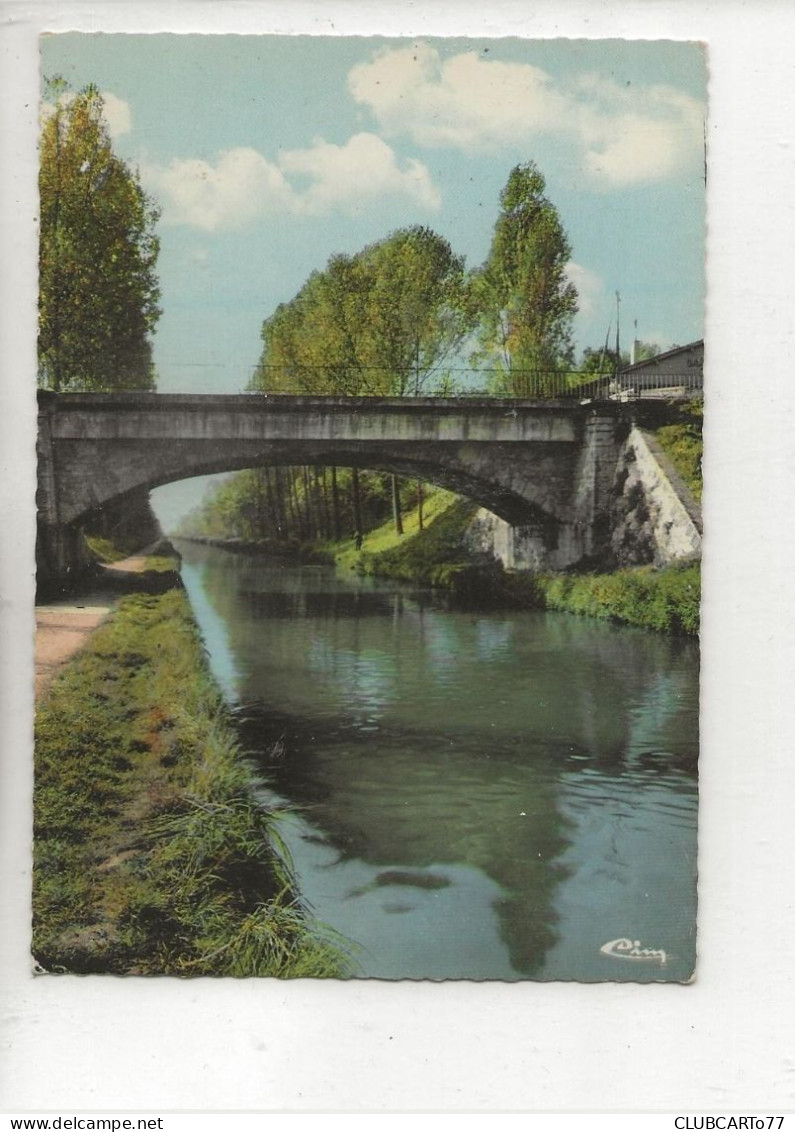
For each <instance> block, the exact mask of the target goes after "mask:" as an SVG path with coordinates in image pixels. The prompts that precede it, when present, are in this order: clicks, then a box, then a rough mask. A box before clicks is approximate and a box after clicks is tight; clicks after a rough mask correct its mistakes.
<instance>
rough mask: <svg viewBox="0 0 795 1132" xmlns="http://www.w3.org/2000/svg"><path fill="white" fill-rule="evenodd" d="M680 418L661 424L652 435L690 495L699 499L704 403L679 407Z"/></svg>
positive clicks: (702, 453) (701, 488) (698, 402)
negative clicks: (672, 422)
mask: <svg viewBox="0 0 795 1132" xmlns="http://www.w3.org/2000/svg"><path fill="white" fill-rule="evenodd" d="M681 416H682V419H681V420H680V421H677V422H676V423H675V424H668V425H662V426H661V427H660V428H658V429H656V430H655V432H654V435H655V437H656V439H657V442H658V444H659V445H660V447H661V448H662V450H663V451H664V452H665V454H666V456H667V457H668V459H669V460H670V461H671V463H672V464H673V466H674V468H675V469H676V471H677V472H678V473H679V475H680V476H681V477H682V479H683V480H684V482H685V484H686V485H687V487H688V488H689V489H690V491H691V492H692V494H693V498H694V499H696V500H698V501H699V502H700V501H701V492H702V490H703V486H704V481H703V478H702V471H701V461H702V459H703V455H704V439H703V424H704V404H703V402H702V401H695V402H693V403H692V404H689V405H685V406H683V407H682V409H681Z"/></svg>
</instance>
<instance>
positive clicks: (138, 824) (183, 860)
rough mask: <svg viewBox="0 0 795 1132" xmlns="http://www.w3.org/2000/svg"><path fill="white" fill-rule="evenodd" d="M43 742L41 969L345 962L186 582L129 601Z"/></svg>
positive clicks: (79, 663) (75, 670) (48, 702)
mask: <svg viewBox="0 0 795 1132" xmlns="http://www.w3.org/2000/svg"><path fill="white" fill-rule="evenodd" d="M35 750H36V754H35V758H36V779H35V802H34V822H35V830H34V835H35V840H34V892H33V908H34V930H33V950H34V955H35V957H36V959H37V960H38V962H39V963H40V964H41V966H42V967H43V968H44V969H46V970H48V971H72V972H80V973H88V972H101V973H115V974H123V973H137V974H172V975H188V974H196V975H236V976H243V975H278V976H281V977H297V976H335V975H340V974H344V973H345V972H346V971H347V970H348V966H349V960H348V956H347V955H346V953H345V950H344V948H343V946H342V945H341V941H339V940H338V939H337V938H336V937H334V936H333V935H332V934H331V933H330V932H324V931H323V930H322V928H321V927H320V926H319V925H314V924H313V922H312V921H311V919H310V917H309V915H308V913H307V910H306V909H305V908H304V907H303V905H302V904H301V902H300V900H299V898H298V896H297V894H296V888H295V884H294V881H293V877H292V873H291V869H290V865H289V861H288V859H287V855H286V853H285V851H284V848H283V846H282V845H281V841H280V838H279V817H278V815H277V814H274V813H272V812H268V811H266V810H265V809H264V808H263V807H262V806H261V805H259V804H258V803H257V801H256V798H255V779H254V776H253V772H252V770H251V768H250V767H249V766H248V765H247V764H246V763H245V761H244V760H243V758H242V757H241V754H240V751H239V750H238V748H237V745H236V741H235V736H234V732H233V731H232V729H231V726H230V723H229V721H228V718H227V713H226V708H225V705H224V703H223V700H222V697H221V695H220V693H219V691H218V689H217V687H216V685H215V683H214V681H213V679H212V677H211V675H210V672H209V669H208V667H207V663H206V659H205V656H204V652H203V648H202V643H201V639H200V636H199V633H198V630H197V629H196V626H195V623H194V622H193V619H192V616H191V613H190V607H189V605H188V602H187V598H186V597H185V594H184V592H183V591H182V590H181V589H171V590H168V591H167V592H165V593H162V594H157V595H153V594H135V595H132V596H129V597H125V598H123V599H122V600H121V601H120V602H119V605H118V607H117V608H116V610H115V611H114V613H113V614H112V615H111V617H110V618H109V620H108V621H107V622H105V624H103V625H102V626H101V627H100V628H99V629H98V630H97V631H96V633H94V634H93V635H92V637H91V638H90V641H89V644H88V646H87V647H86V648H85V649H83V650H82V652H81V653H79V654H78V655H77V656H76V657H75V658H74V659H73V660H72V662H71V663H70V664H69V665H68V666H67V667H66V669H65V670H64V671H63V673H62V674H61V676H60V677H59V678H58V679H57V680H56V681H55V683H54V684H53V686H52V688H51V690H50V693H49V695H48V696H47V698H46V699H45V700H44V701H43V703H42V704H41V705H40V707H39V710H38V712H37V719H36V749H35Z"/></svg>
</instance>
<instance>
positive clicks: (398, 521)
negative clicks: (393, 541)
mask: <svg viewBox="0 0 795 1132" xmlns="http://www.w3.org/2000/svg"><path fill="white" fill-rule="evenodd" d="M392 517H393V518H394V520H395V534H396V535H402V534H403V516H402V515H401V513H400V492H399V490H398V478H397V476H395V475H393V476H392Z"/></svg>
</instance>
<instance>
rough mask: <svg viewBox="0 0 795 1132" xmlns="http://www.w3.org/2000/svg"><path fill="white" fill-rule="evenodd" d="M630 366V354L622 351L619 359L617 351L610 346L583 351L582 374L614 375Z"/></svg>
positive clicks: (586, 348)
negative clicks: (624, 367)
mask: <svg viewBox="0 0 795 1132" xmlns="http://www.w3.org/2000/svg"><path fill="white" fill-rule="evenodd" d="M628 365H629V354H627V353H625V352H623V351H622V353H621V357H620V358H618V359H617V357H616V352H615V350H612V349H610V347H609V346H601V347H600V346H597V347H596V348H593V347H591V346H586V347H585V349H584V350H583V355H582V362H581V363H580V373H590V374H613V373H616V372H617V371H618V370H619V369H621V368H622V367H623V366H628Z"/></svg>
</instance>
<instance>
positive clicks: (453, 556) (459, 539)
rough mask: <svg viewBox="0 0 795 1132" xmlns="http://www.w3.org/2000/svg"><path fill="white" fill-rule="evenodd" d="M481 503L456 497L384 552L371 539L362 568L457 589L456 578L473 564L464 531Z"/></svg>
mask: <svg viewBox="0 0 795 1132" xmlns="http://www.w3.org/2000/svg"><path fill="white" fill-rule="evenodd" d="M477 506H478V505H477V504H476V503H472V502H471V501H470V500H467V499H456V500H455V501H454V502H453V503H451V504H450V505H449V506H447V507H446V508H445V509H444V510H443V511H441V512H439V513H438V514H437V515H436V516H435V517H434V518H433V520H432V521H431V522H430V523H429V525H428V526H426V527H425V528H424V529H423V530H422V531H417V532H416V533H415V534H414V535H413V537H411V538H405V537H404V538H403V539H401V540H400V542H399V543H397V544H396V545H392V546H391V547H389V548H388V549H384V550H380V551H378V550H376V549H374V548H373V547H372V546H371V545H370V544H369V542H368V544H367V546H368V549H366V550H363V551H362V554H361V557H360V562H361V568H362V569H363V570H364V572H365V573H377V574H380V575H383V576H385V577H389V578H399V579H402V580H404V581H415V582H423V583H425V584H428V585H437V586H441V587H444V588H448V589H449V588H453V579H454V578H456V577H457V576H458V575H459V574H460V573H461V571H462V570H465V569H467V568H468V567H469V566H470V565H471V562H470V556H469V555H468V553H467V551H466V549H465V546H464V534H465V532H466V529H467V527H468V526H469V523H470V520H471V519H472V516H473V515H474V513H475V511H477Z"/></svg>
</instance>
